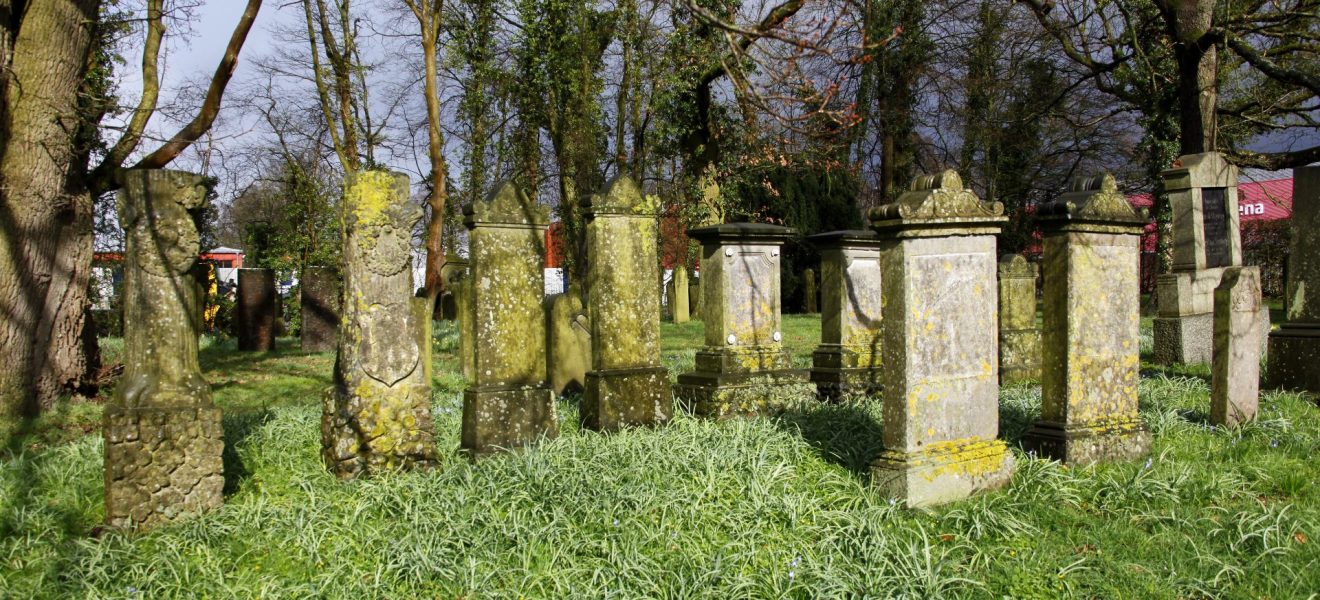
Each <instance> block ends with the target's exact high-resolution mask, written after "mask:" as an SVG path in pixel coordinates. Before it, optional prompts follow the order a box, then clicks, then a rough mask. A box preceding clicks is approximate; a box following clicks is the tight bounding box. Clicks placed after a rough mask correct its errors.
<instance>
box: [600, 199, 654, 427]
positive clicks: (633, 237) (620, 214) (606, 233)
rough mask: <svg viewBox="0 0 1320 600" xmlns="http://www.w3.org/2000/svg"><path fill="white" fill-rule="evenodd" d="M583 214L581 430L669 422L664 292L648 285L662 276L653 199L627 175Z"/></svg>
mask: <svg viewBox="0 0 1320 600" xmlns="http://www.w3.org/2000/svg"><path fill="white" fill-rule="evenodd" d="M582 210H583V215H584V217H585V218H586V219H587V255H588V256H589V257H590V260H589V261H588V267H587V289H588V294H587V310H588V314H589V316H590V319H589V321H590V323H591V344H592V349H591V371H590V372H588V373H587V389H586V393H585V394H584V395H583V398H582V425H583V426H584V427H586V428H587V429H593V430H596V431H613V430H616V429H620V428H622V427H627V426H633V425H659V424H662V423H665V422H667V421H669V419H670V418H671V417H672V416H673V404H674V397H673V392H672V390H671V389H670V385H669V371H668V370H667V369H665V368H664V366H662V364H661V362H660V319H659V318H658V314H659V309H660V294H658V293H657V292H656V290H655V287H654V286H652V285H650V284H649V282H651V281H654V280H655V278H656V277H657V275H658V274H659V268H658V261H657V259H656V253H657V244H656V225H655V211H656V205H655V197H654V196H643V195H642V192H641V189H639V188H638V187H637V183H636V182H634V181H633V180H632V178H630V177H626V176H624V177H620V178H618V179H615V180H614V181H612V182H610V183H609V184H608V185H607V186H606V188H605V189H604V190H603V191H602V192H601V193H599V194H596V195H593V196H590V197H588V198H587V199H586V200H585V201H584V205H583V207H582Z"/></svg>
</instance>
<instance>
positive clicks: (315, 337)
mask: <svg viewBox="0 0 1320 600" xmlns="http://www.w3.org/2000/svg"><path fill="white" fill-rule="evenodd" d="M299 283H300V285H299V287H300V288H301V296H300V300H301V302H302V351H303V352H329V351H331V350H334V349H335V344H336V341H337V339H338V335H339V302H340V290H339V273H337V272H335V269H332V268H330V267H307V268H306V269H303V275H302V279H301V280H299Z"/></svg>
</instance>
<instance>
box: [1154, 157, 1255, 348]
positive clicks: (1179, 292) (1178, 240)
mask: <svg viewBox="0 0 1320 600" xmlns="http://www.w3.org/2000/svg"><path fill="white" fill-rule="evenodd" d="M1174 165H1175V166H1174V167H1173V168H1172V169H1169V170H1166V171H1164V172H1163V173H1160V177H1161V178H1162V179H1163V186H1164V191H1165V192H1166V193H1167V194H1168V195H1169V205H1170V207H1171V208H1172V209H1173V272H1171V273H1165V274H1162V275H1160V276H1159V278H1158V279H1157V280H1156V282H1157V283H1156V285H1157V293H1158V294H1159V315H1158V316H1157V317H1155V361H1156V362H1158V363H1161V364H1173V363H1187V364H1195V363H1209V362H1210V359H1211V350H1212V349H1213V346H1214V344H1213V332H1212V330H1213V329H1214V317H1213V312H1214V303H1215V302H1214V296H1215V288H1216V287H1218V286H1219V277H1220V275H1222V274H1223V271H1224V267H1235V266H1239V265H1241V264H1242V237H1241V232H1240V230H1239V228H1238V191H1237V181H1238V170H1237V167H1235V166H1233V165H1231V164H1229V163H1228V161H1226V160H1225V159H1224V156H1223V155H1222V154H1219V153H1218V152H1207V153H1204V154H1190V155H1187V156H1181V157H1179V158H1178V161H1177V162H1176V163H1174Z"/></svg>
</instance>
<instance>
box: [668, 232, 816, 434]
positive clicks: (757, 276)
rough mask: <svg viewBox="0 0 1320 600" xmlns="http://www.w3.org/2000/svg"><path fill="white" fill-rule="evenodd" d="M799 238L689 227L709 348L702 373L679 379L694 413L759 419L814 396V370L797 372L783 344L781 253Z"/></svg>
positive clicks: (678, 390)
mask: <svg viewBox="0 0 1320 600" xmlns="http://www.w3.org/2000/svg"><path fill="white" fill-rule="evenodd" d="M792 235H793V230H792V229H789V228H787V227H779V226H777V225H766V224H759V223H727V224H724V225H712V226H709V227H701V228H698V229H691V230H688V237H690V238H692V239H695V240H697V241H698V242H700V243H701V279H702V286H703V289H702V293H703V294H704V295H705V298H704V302H705V310H706V314H705V317H706V319H705V325H706V327H705V329H706V346H705V347H704V348H702V349H701V350H700V351H698V352H697V357H696V370H695V371H693V372H691V373H684V374H682V375H679V377H678V385H677V386H676V387H675V388H674V395H675V396H677V397H678V399H679V401H680V402H682V403H683V405H684V406H685V407H686V408H687V409H688V410H690V411H692V412H693V413H694V414H696V415H698V416H710V417H726V416H732V415H739V414H742V415H747V414H755V413H759V412H763V411H767V410H773V409H775V408H778V407H779V405H780V404H782V402H783V399H784V398H786V397H787V396H790V395H793V394H796V393H810V392H809V390H810V388H808V387H807V385H806V384H807V373H806V372H805V371H801V370H794V369H793V361H792V357H791V356H790V355H789V353H788V352H787V351H785V350H784V348H783V345H782V344H781V342H782V336H783V334H782V333H781V332H780V295H779V249H780V246H782V245H783V244H784V240H786V239H788V238H789V237H791V236H792Z"/></svg>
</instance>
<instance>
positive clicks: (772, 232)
mask: <svg viewBox="0 0 1320 600" xmlns="http://www.w3.org/2000/svg"><path fill="white" fill-rule="evenodd" d="M796 234H797V230H795V229H793V228H791V227H781V226H779V225H771V224H769V223H723V224H720V225H708V226H706V227H698V228H695V229H689V230H688V231H687V235H688V237H690V238H692V239H694V240H697V241H698V242H701V243H702V244H716V243H720V242H733V243H746V242H769V243H773V244H782V243H784V240H787V239H788V238H791V237H793V236H794V235H796Z"/></svg>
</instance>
